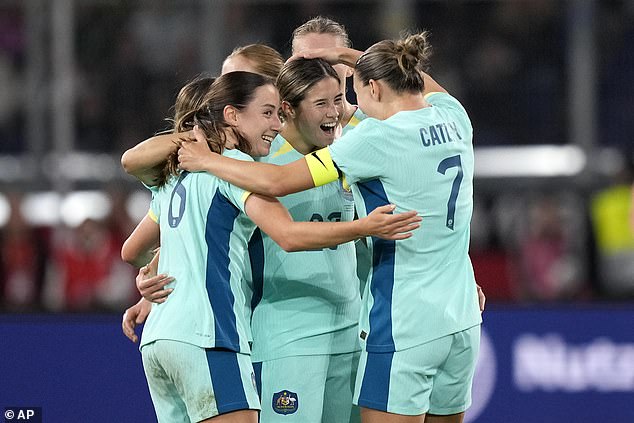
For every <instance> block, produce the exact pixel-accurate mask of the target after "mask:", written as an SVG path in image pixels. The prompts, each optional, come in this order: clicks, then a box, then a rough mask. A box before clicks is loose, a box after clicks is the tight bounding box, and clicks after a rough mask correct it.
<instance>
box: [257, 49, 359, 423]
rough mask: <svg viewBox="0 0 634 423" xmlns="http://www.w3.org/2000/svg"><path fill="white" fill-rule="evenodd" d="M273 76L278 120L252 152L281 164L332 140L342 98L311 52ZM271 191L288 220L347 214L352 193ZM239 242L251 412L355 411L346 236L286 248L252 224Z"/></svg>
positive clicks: (355, 296) (311, 418) (307, 422)
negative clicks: (244, 261) (248, 272)
mask: <svg viewBox="0 0 634 423" xmlns="http://www.w3.org/2000/svg"><path fill="white" fill-rule="evenodd" d="M276 85H277V87H278V89H279V91H280V95H281V97H282V111H283V116H284V127H283V129H282V131H281V133H280V135H278V136H277V137H276V139H275V140H274V141H273V144H272V146H271V153H270V154H269V155H268V156H266V157H262V158H260V159H259V161H261V162H267V163H275V164H285V163H289V162H292V161H294V160H297V159H298V158H301V157H303V155H304V154H308V153H310V152H312V151H315V150H318V149H321V148H323V147H325V146H327V145H330V144H332V143H333V141H334V140H335V127H336V126H337V125H338V123H339V119H340V110H341V107H342V98H343V93H342V92H341V89H340V81H339V77H338V75H337V73H336V72H335V70H334V69H333V68H332V67H331V66H330V65H329V64H328V63H327V62H325V61H323V60H320V59H319V60H318V59H311V60H306V59H302V60H295V61H291V62H289V63H287V64H286V65H285V66H284V67H283V68H282V71H281V72H280V75H279V77H278V79H277V83H276ZM279 200H280V202H281V203H282V204H283V205H284V206H285V207H286V208H287V209H288V210H289V211H290V213H291V215H292V217H293V219H294V220H297V221H351V220H352V219H353V217H354V204H353V201H352V193H350V192H349V191H346V190H344V189H343V187H342V186H341V183H340V182H339V181H335V182H332V183H330V184H326V185H324V186H322V187H318V188H314V189H310V190H307V191H303V192H299V193H296V194H291V195H287V196H284V197H282V198H280V199H279ZM249 252H250V258H251V265H252V278H251V279H252V281H253V286H254V299H253V302H252V304H253V317H252V320H251V326H252V332H253V352H252V360H253V362H254V368H255V370H256V378H257V379H258V380H259V381H261V400H262V404H263V406H262V412H261V414H260V421H261V422H262V423H274V422H288V423H291V422H301V423H321V422H331V423H348V422H349V421H351V417H352V420H353V421H355V420H356V421H358V419H359V417H358V414H359V412H358V408H356V407H355V409H354V410H353V408H352V394H353V390H354V389H353V388H354V375H355V374H356V367H357V364H358V358H359V349H360V347H359V342H358V340H357V323H358V318H359V310H360V305H361V300H360V293H359V282H358V280H357V277H356V274H355V265H354V263H355V256H354V243H347V244H342V245H339V246H333V247H330V248H324V249H319V250H313V251H305V252H296V253H290V254H289V253H285V252H284V251H282V250H281V248H280V247H279V246H278V245H277V244H276V243H275V242H274V241H273V240H272V239H271V238H270V237H268V236H266V235H261V234H260V232H259V231H256V233H255V234H254V237H253V238H252V240H251V243H250V245H249ZM355 415H356V419H355V418H354V416H355Z"/></svg>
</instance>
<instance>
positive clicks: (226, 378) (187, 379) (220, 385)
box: [141, 340, 260, 423]
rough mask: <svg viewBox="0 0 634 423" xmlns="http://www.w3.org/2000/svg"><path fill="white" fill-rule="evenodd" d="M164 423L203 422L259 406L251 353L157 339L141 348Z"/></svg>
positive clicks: (149, 381)
mask: <svg viewBox="0 0 634 423" xmlns="http://www.w3.org/2000/svg"><path fill="white" fill-rule="evenodd" d="M141 357H142V358H143V369H144V370H145V377H146V378H147V382H148V387H149V388H150V396H151V397H152V403H153V404H154V409H155V411H156V416H157V418H158V421H159V422H160V423H163V422H165V423H168V422H169V423H179V422H190V421H193V422H198V421H201V420H205V419H209V418H211V417H214V416H217V415H219V414H225V413H229V412H232V411H237V410H248V409H251V410H259V409H260V402H259V400H258V393H257V389H256V385H255V374H254V372H253V367H252V366H251V356H249V355H247V354H240V353H237V352H235V351H228V350H223V349H213V348H212V349H205V348H201V347H198V346H195V345H192V344H188V343H184V342H178V341H170V340H158V341H154V342H152V343H150V344H147V345H144V346H143V347H142V348H141Z"/></svg>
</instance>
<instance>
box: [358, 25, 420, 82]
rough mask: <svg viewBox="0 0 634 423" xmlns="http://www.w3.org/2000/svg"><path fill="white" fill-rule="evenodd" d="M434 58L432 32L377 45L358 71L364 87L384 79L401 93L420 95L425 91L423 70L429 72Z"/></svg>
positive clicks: (372, 48)
mask: <svg viewBox="0 0 634 423" xmlns="http://www.w3.org/2000/svg"><path fill="white" fill-rule="evenodd" d="M430 56H431V45H430V44H429V41H428V32H426V31H424V32H421V33H418V34H412V35H407V36H404V37H402V38H401V39H399V40H384V41H380V42H378V43H376V44H374V45H373V46H372V47H370V48H369V49H367V50H366V52H365V53H363V54H362V55H361V57H360V58H359V60H358V61H357V65H356V67H355V72H356V75H357V77H358V78H359V79H360V80H361V82H362V83H363V84H367V83H368V81H369V80H370V79H373V80H383V81H385V82H386V83H387V84H388V85H389V86H390V87H391V88H392V89H394V90H395V91H396V92H399V93H400V92H403V91H409V92H420V91H423V90H424V88H425V84H424V82H423V76H422V74H421V71H425V70H426V69H427V67H428V65H429V58H430Z"/></svg>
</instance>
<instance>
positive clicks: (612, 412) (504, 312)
mask: <svg viewBox="0 0 634 423" xmlns="http://www.w3.org/2000/svg"><path fill="white" fill-rule="evenodd" d="M0 339H1V340H2V341H1V342H0V410H2V411H3V412H4V413H5V416H4V419H5V421H22V420H23V419H20V420H17V418H18V417H23V418H24V421H44V422H47V423H55V422H60V423H67V422H80V421H81V422H84V421H90V422H95V423H99V422H133V421H135V422H137V421H138V422H150V421H156V417H155V415H154V411H153V408H152V403H151V400H150V396H149V393H148V389H147V384H146V382H145V377H144V375H143V367H142V363H141V356H140V353H139V351H138V348H137V345H135V344H132V343H131V342H129V341H128V340H127V338H125V337H124V336H123V334H122V333H121V329H120V316H116V315H114V316H110V315H107V316H94V315H70V316H69V315H63V316H56V315H42V316H33V315H4V316H0ZM633 399H634V306H632V305H629V306H627V307H626V306H623V307H616V306H615V307H605V308H597V307H592V308H570V307H565V308H548V309H544V308H526V309H519V308H508V309H495V308H493V307H490V308H489V310H487V311H486V312H485V314H484V324H483V336H482V345H481V354H480V361H479V364H478V368H477V370H476V380H475V382H474V387H473V404H472V407H471V408H470V409H469V411H468V412H467V417H466V419H465V421H466V422H468V423H485V422H486V423H497V422H499V423H509V422H512V423H550V422H553V423H555V422H557V423H560V422H575V423H583V422H593V423H594V422H609V423H631V422H634V406H632V400H633ZM7 417H11V419H10V420H7ZM26 417H29V419H26ZM0 421H1V420H0Z"/></svg>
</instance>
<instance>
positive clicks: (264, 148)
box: [254, 142, 271, 157]
mask: <svg viewBox="0 0 634 423" xmlns="http://www.w3.org/2000/svg"><path fill="white" fill-rule="evenodd" d="M270 152H271V144H269V143H266V142H261V143H259V144H258V148H257V151H256V153H255V154H254V155H255V156H258V157H264V156H268V155H269V153H270Z"/></svg>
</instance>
